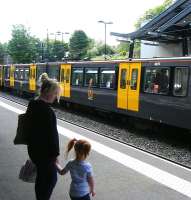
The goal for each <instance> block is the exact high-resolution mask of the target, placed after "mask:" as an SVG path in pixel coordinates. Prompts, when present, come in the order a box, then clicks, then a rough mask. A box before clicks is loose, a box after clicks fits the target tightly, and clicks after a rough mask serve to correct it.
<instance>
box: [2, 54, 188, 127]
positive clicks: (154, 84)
mask: <svg viewBox="0 0 191 200" xmlns="http://www.w3.org/2000/svg"><path fill="white" fill-rule="evenodd" d="M190 70H191V57H179V58H153V59H132V60H121V61H120V60H118V61H95V62H94V61H86V62H55V63H35V64H34V63H33V64H12V65H2V66H0V87H1V88H2V89H9V90H14V91H16V92H22V93H29V94H35V93H36V92H37V88H38V87H37V84H38V79H39V76H40V75H41V74H42V73H43V72H46V73H47V74H48V75H49V77H50V78H53V79H56V80H57V81H58V82H59V84H60V87H61V88H62V94H61V101H62V102H68V103H75V104H80V105H84V106H88V107H92V108H95V109H98V110H102V111H105V112H108V113H110V112H113V113H118V114H121V115H127V116H132V117H136V118H140V119H147V120H151V121H155V122H159V123H164V124H168V125H172V126H176V127H181V128H185V129H188V130H191V123H190V119H191V78H190Z"/></svg>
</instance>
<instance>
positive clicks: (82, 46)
mask: <svg viewBox="0 0 191 200" xmlns="http://www.w3.org/2000/svg"><path fill="white" fill-rule="evenodd" d="M89 45H90V40H89V38H88V37H87V35H86V33H85V32H84V31H82V30H78V31H75V32H74V33H73V34H72V36H71V38H70V44H69V53H70V58H71V59H73V60H82V59H84V58H85V57H86V56H87V51H88V48H89Z"/></svg>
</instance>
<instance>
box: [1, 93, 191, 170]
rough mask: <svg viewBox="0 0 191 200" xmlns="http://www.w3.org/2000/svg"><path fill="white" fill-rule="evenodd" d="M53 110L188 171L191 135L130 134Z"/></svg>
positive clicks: (24, 103)
mask: <svg viewBox="0 0 191 200" xmlns="http://www.w3.org/2000/svg"><path fill="white" fill-rule="evenodd" d="M0 97H1V98H4V99H7V100H9V101H12V102H15V103H17V104H20V105H22V106H27V104H28V101H29V100H27V99H23V98H19V97H15V96H12V95H10V94H7V93H2V92H0ZM54 110H55V112H56V115H57V118H58V119H59V120H62V121H64V122H67V123H70V124H72V125H75V126H78V127H80V128H83V129H86V130H89V131H92V132H94V133H96V134H99V135H102V136H104V137H108V138H110V139H112V140H115V141H118V142H120V143H123V144H125V145H129V146H131V147H133V148H136V149H138V150H141V151H144V152H146V153H149V154H152V155H154V156H157V157H160V158H162V159H165V160H167V161H169V162H173V163H174V164H178V165H181V166H182V167H185V168H189V169H191V160H190V158H191V152H190V149H191V147H190V145H189V141H190V137H191V136H190V135H187V134H186V133H184V134H183V135H181V134H180V133H179V135H176V133H174V134H175V135H173V133H168V134H166V133H161V134H154V133H146V132H145V131H138V130H135V129H133V130H132V131H131V132H130V131H129V130H128V129H127V127H125V126H124V127H123V126H121V125H118V126H117V123H116V122H115V123H112V122H111V121H107V120H105V119H102V118H101V119H100V117H95V116H91V114H87V113H86V114H84V113H82V112H81V111H80V112H78V111H73V110H68V109H63V108H60V107H54ZM89 118H91V119H89ZM165 134H166V138H165ZM174 136H176V137H177V138H176V137H174ZM171 137H172V138H171ZM185 143H186V144H185Z"/></svg>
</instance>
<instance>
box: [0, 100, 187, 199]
mask: <svg viewBox="0 0 191 200" xmlns="http://www.w3.org/2000/svg"><path fill="white" fill-rule="evenodd" d="M0 106H2V107H4V108H6V109H8V110H11V111H13V112H16V113H18V114H20V113H23V111H22V110H19V109H17V108H14V107H12V106H10V105H7V104H5V103H3V102H0ZM58 132H59V133H60V134H62V135H64V136H65V137H68V138H74V137H75V138H77V139H79V138H81V139H86V140H88V141H89V142H90V143H91V144H92V148H93V149H94V150H95V151H96V152H98V153H100V154H102V155H104V156H106V157H108V158H110V159H112V160H114V161H116V162H118V163H120V164H122V165H124V166H126V167H129V168H131V169H133V170H135V171H137V172H138V173H140V174H142V175H145V176H147V177H149V178H151V179H153V180H155V181H157V182H158V183H161V184H163V185H165V186H167V187H169V188H171V189H173V190H175V191H177V192H179V193H181V194H184V195H186V196H188V197H191V183H190V182H189V181H186V180H184V179H181V178H179V177H177V176H174V175H172V174H170V173H168V172H165V171H163V170H160V169H158V168H157V167H154V166H152V165H149V164H147V163H144V162H142V161H139V160H138V159H135V158H133V157H130V156H128V155H126V154H124V153H121V152H119V151H117V150H114V149H112V148H110V147H107V146H105V145H103V144H101V143H99V142H96V141H94V140H91V139H89V138H87V137H84V136H81V135H79V134H77V133H75V132H73V131H70V130H68V129H66V128H63V127H61V126H58Z"/></svg>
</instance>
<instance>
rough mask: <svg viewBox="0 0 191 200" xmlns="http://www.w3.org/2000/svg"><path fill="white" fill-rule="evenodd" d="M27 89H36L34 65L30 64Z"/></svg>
mask: <svg viewBox="0 0 191 200" xmlns="http://www.w3.org/2000/svg"><path fill="white" fill-rule="evenodd" d="M29 90H30V91H33V92H34V91H35V90H36V65H34V64H31V65H30V76H29Z"/></svg>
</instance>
